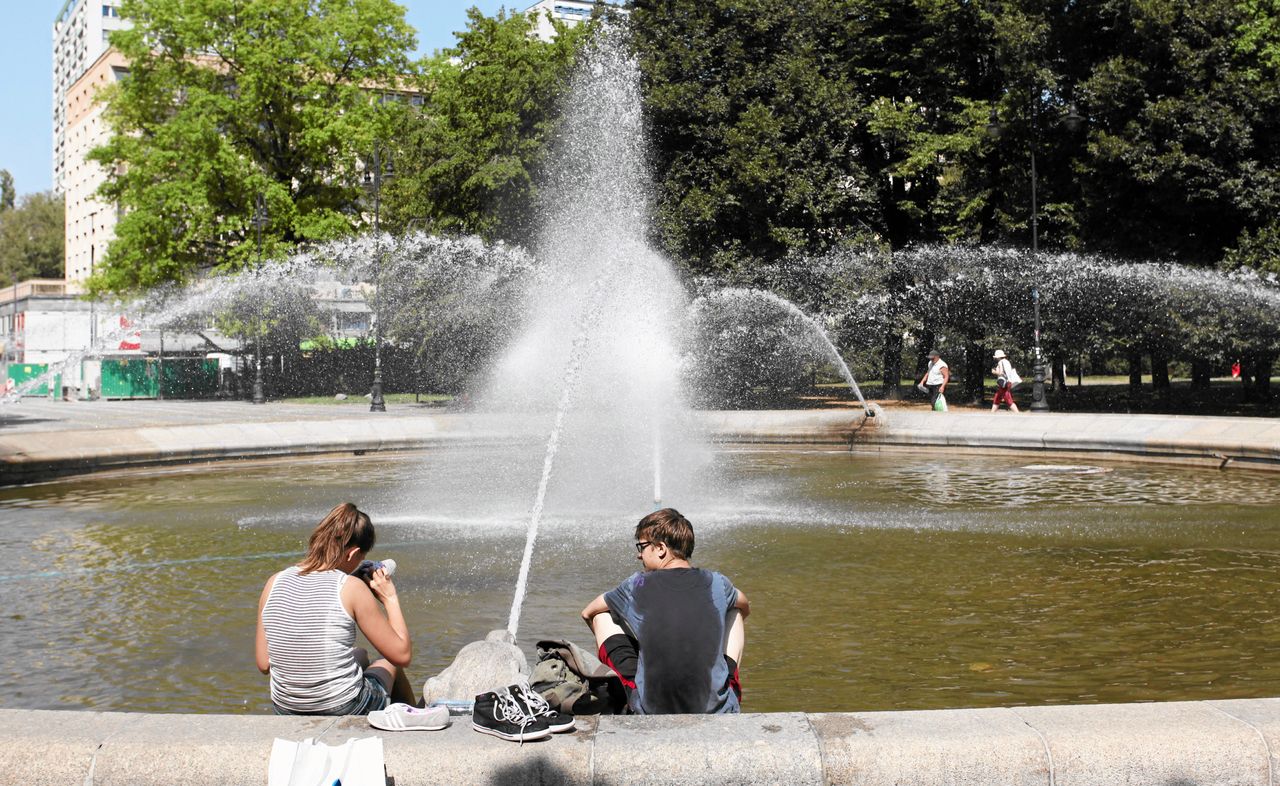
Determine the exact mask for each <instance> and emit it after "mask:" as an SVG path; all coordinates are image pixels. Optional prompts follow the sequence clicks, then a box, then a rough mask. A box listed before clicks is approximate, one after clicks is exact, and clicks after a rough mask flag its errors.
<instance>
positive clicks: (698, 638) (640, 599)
mask: <svg viewBox="0 0 1280 786" xmlns="http://www.w3.org/2000/svg"><path fill="white" fill-rule="evenodd" d="M737 599H738V590H737V589H736V588H735V587H734V586H733V583H732V582H731V581H729V579H728V578H726V577H725V576H723V575H721V574H719V573H716V572H715V571H710V570H703V569H701V568H667V569H664V570H654V571H648V572H644V573H636V574H634V575H633V576H631V577H630V578H629V579H627V580H626V581H624V582H622V583H621V584H619V585H618V587H617V588H616V589H613V590H610V591H609V592H607V593H605V596H604V600H605V603H606V604H608V606H609V611H611V612H613V614H614V616H615V617H617V618H618V619H619V620H620V621H621V622H622V625H623V628H624V629H626V630H627V632H628V633H629V634H630V635H631V636H632V637H634V638H635V640H636V642H637V643H638V644H639V647H638V649H639V650H640V661H639V665H638V667H637V669H636V690H635V691H634V692H633V693H632V696H631V709H632V711H633V712H636V713H638V714H642V715H662V714H673V713H722V712H740V711H741V707H740V706H739V704H738V697H737V695H736V694H735V693H734V692H733V690H732V689H731V688H730V687H729V678H730V677H731V676H732V675H730V674H729V664H728V663H727V662H726V661H725V659H724V645H725V637H726V636H727V635H728V628H727V626H726V622H727V617H728V614H729V610H730V609H732V608H733V606H734V604H735V603H736V602H737Z"/></svg>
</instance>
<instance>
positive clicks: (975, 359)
mask: <svg viewBox="0 0 1280 786" xmlns="http://www.w3.org/2000/svg"><path fill="white" fill-rule="evenodd" d="M986 355H987V353H986V350H985V348H984V347H982V346H981V345H980V344H973V343H968V342H966V343H965V345H964V398H965V401H968V402H969V403H970V404H981V403H982V387H983V382H985V381H986V375H987V367H986V361H987V357H986Z"/></svg>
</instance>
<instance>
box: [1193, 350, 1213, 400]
mask: <svg viewBox="0 0 1280 786" xmlns="http://www.w3.org/2000/svg"><path fill="white" fill-rule="evenodd" d="M1212 375H1213V370H1212V367H1211V366H1210V364H1209V361H1208V360H1207V359H1205V358H1194V359H1192V361H1191V389H1192V390H1196V391H1200V392H1205V391H1208V390H1209V378H1210V377H1211V376H1212Z"/></svg>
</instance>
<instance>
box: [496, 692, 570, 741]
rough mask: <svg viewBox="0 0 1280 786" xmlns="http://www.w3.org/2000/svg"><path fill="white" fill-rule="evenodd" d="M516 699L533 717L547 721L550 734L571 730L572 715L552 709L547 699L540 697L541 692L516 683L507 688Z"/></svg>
mask: <svg viewBox="0 0 1280 786" xmlns="http://www.w3.org/2000/svg"><path fill="white" fill-rule="evenodd" d="M507 692H508V693H510V694H511V695H512V696H513V697H514V698H515V700H516V701H518V702H520V704H521V706H523V707H524V709H525V710H526V711H527V712H528V713H529V714H530V715H532V716H534V717H535V718H541V719H543V720H545V721H546V722H547V728H548V729H550V730H551V733H552V734H559V733H560V732H562V731H573V728H574V723H573V716H572V715H570V714H569V713H567V712H561V711H560V710H556V709H552V707H551V705H550V704H548V703H547V700H546V699H544V698H542V694H541V693H538V692H537V691H536V690H534V689H532V688H530V687H529V686H527V685H521V684H519V683H516V684H515V685H512V686H510V687H508V688H507Z"/></svg>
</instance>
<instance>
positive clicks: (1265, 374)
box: [1253, 355, 1275, 402]
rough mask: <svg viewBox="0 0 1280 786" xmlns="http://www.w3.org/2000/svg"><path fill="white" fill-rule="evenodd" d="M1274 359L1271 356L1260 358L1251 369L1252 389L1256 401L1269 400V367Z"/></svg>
mask: <svg viewBox="0 0 1280 786" xmlns="http://www.w3.org/2000/svg"><path fill="white" fill-rule="evenodd" d="M1274 362H1275V358H1273V357H1272V356H1271V355H1263V356H1260V357H1259V358H1258V359H1257V360H1256V361H1255V363H1254V367H1253V387H1254V392H1255V394H1256V397H1257V399H1258V401H1263V402H1265V401H1270V400H1271V367H1272V364H1273V363H1274Z"/></svg>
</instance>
